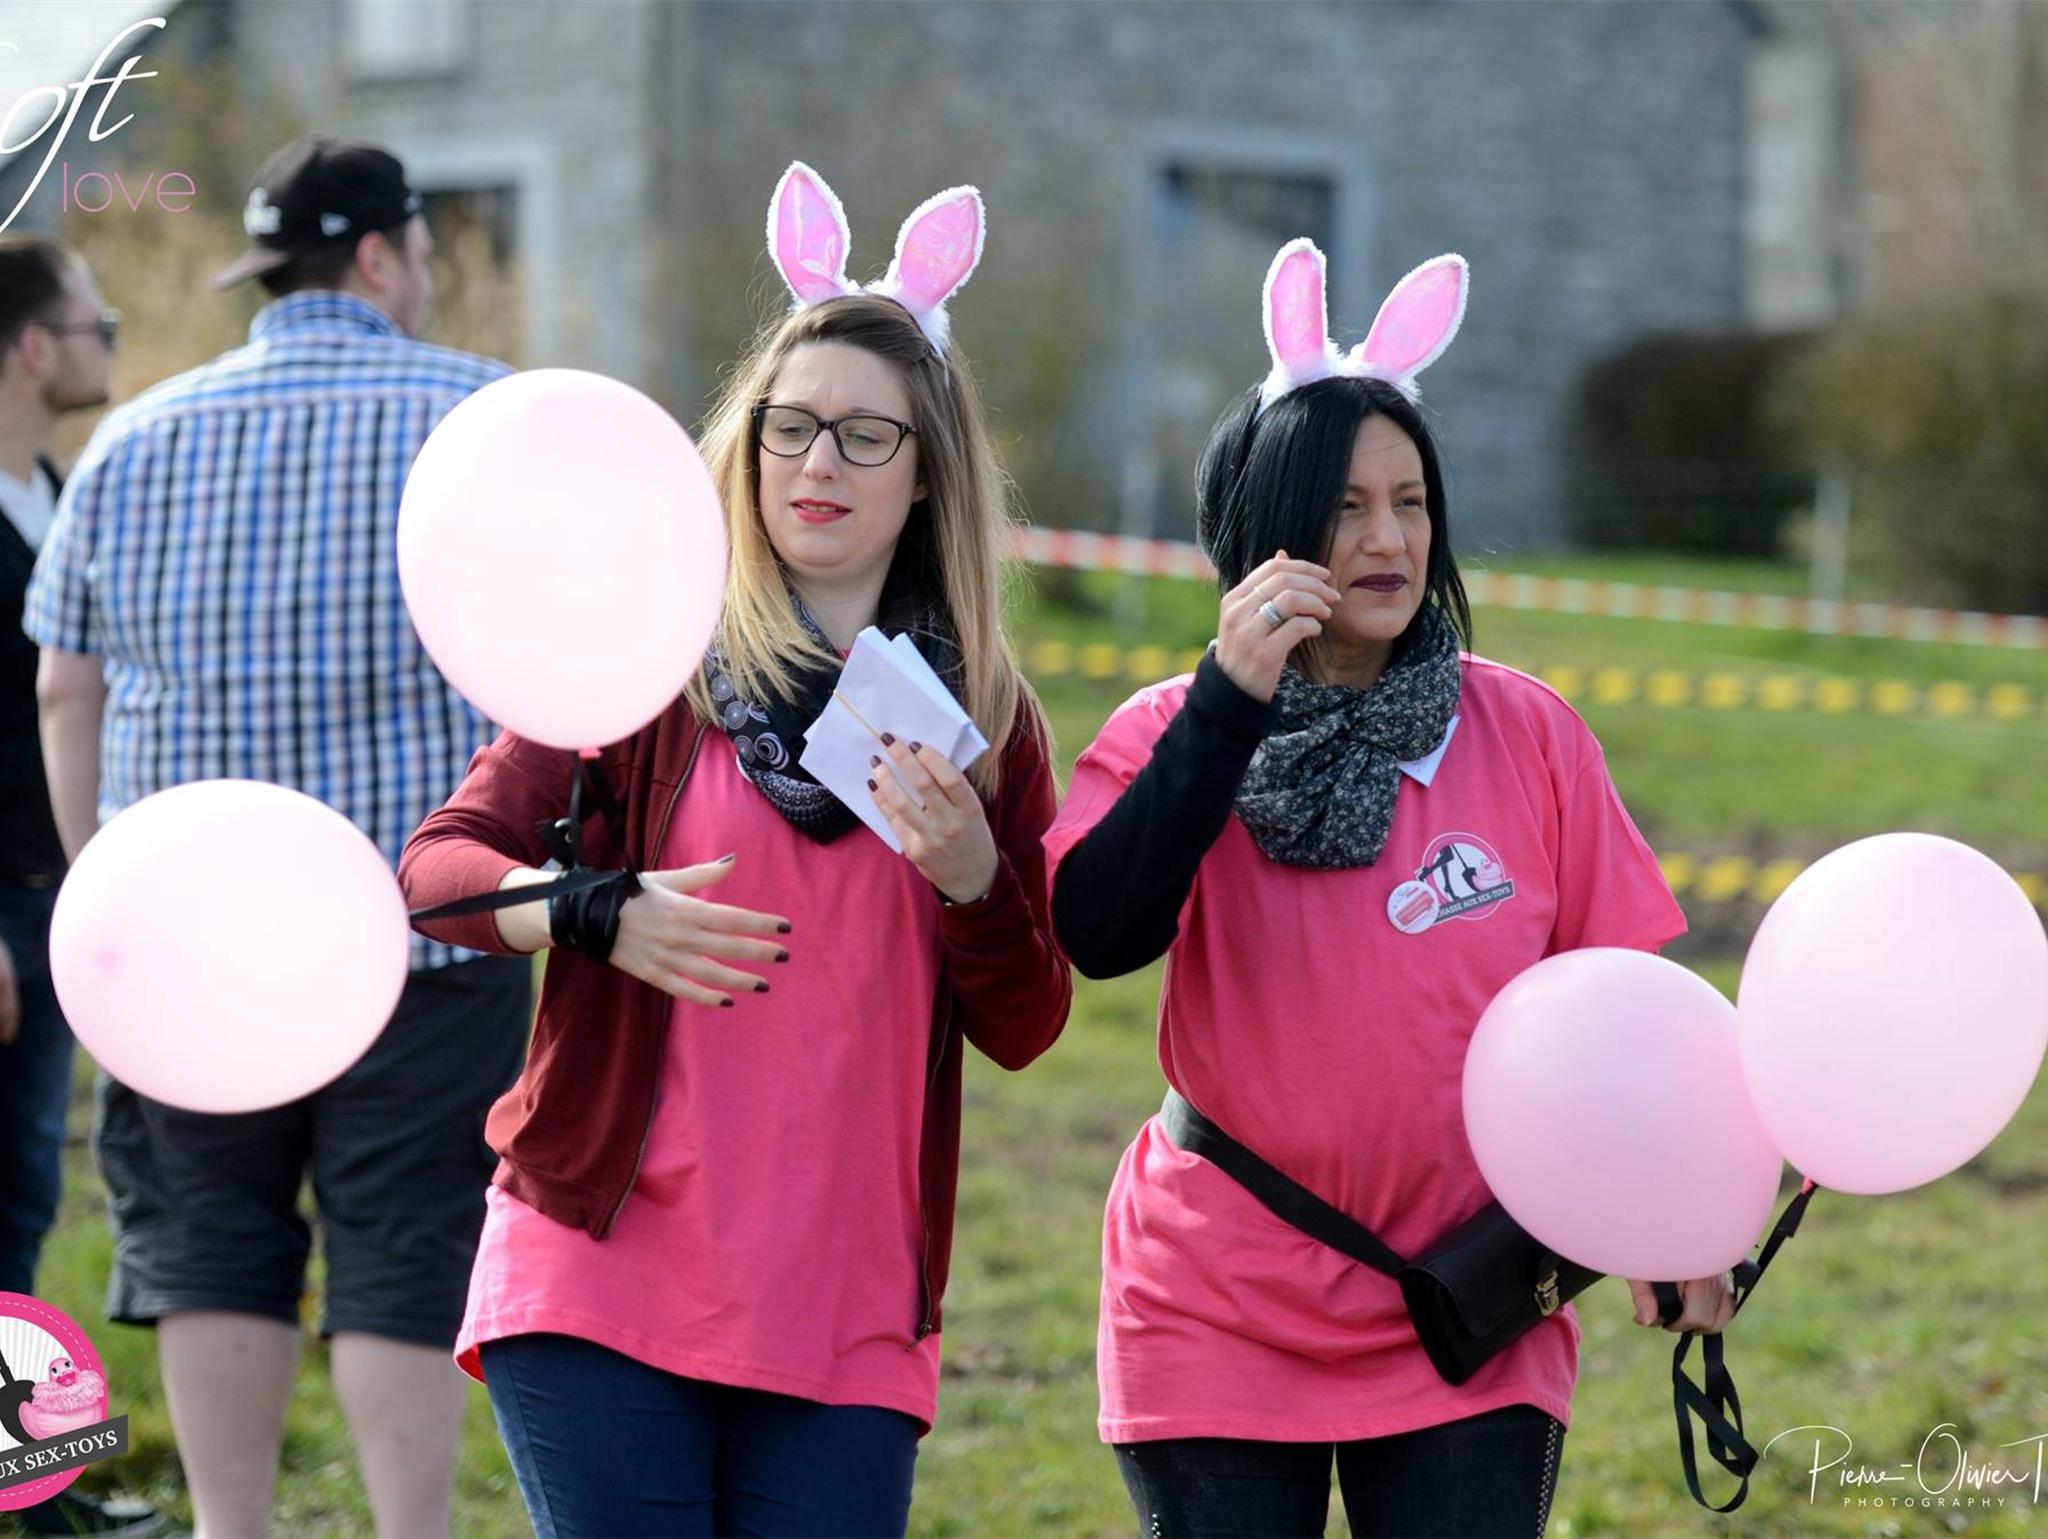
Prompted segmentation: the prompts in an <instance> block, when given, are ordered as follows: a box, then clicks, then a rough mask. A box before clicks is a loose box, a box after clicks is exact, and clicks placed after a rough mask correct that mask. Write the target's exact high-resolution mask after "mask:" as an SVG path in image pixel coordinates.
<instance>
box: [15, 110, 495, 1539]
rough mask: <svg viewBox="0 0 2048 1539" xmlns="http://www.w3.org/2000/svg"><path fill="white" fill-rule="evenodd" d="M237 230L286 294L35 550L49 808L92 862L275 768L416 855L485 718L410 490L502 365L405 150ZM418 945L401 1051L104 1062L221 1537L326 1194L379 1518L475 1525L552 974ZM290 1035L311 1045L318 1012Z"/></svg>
mask: <svg viewBox="0 0 2048 1539" xmlns="http://www.w3.org/2000/svg"><path fill="white" fill-rule="evenodd" d="M242 222H243V227H244V229H245V230H246V232H247V234H248V236H249V241H250V247H249V250H248V251H247V252H245V253H244V254H243V255H242V256H241V257H239V258H237V259H236V260H235V261H234V262H232V263H231V264H229V265H228V266H227V267H226V268H225V269H223V270H222V271H221V272H220V273H219V275H218V276H217V278H216V284H217V286H222V287H225V286H227V285H229V284H233V283H238V282H241V281H243V280H245V279H248V278H254V279H255V280H256V281H257V282H258V283H260V284H261V285H262V287H263V288H264V289H265V291H266V292H268V293H269V294H270V295H271V296H272V297H271V300H270V303H268V304H267V305H265V306H264V308H263V309H262V310H261V311H259V312H258V314H257V315H256V318H255V320H254V321H253V322H252V323H251V325H250V329H249V341H248V343H247V345H245V346H243V347H239V348H236V349H234V350H233V351H231V352H228V353H225V354H223V355H222V356H221V357H219V358H216V359H214V360H213V361H212V362H210V363H207V364H203V365H201V366H200V367H199V368H197V369H194V370H192V371H191V372H190V373H187V374H183V375H180V376H178V377H177V378H175V379H171V380H167V381H165V382H164V383H163V384H161V385H158V386H157V387H156V388H154V389H152V390H150V391H148V392H147V393H145V394H144V395H142V396H140V397H138V398H137V399H135V400H134V401H131V402H129V403H128V404H127V405H125V406H122V407H120V408H118V409H117V410H116V411H115V412H114V413H113V414H111V415H110V416H109V417H108V418H107V419H106V421H105V422H103V423H102V424H101V426H100V428H99V430H98V432H96V433H95V434H94V436H93V439H92V441H91V442H90V443H89V444H88V445H87V446H86V449H85V452H84V454H83V455H82V456H81V458H80V460H79V463H78V465H77V467H76V468H75V470H74V471H73V473H72V476H71V478H70V480H69V481H68V482H67V483H66V485H65V488H64V493H63V496H62V499H61V501H60V502H59V504H58V508H57V514H56V519H55V522H54V523H53V524H52V526H51V530H50V533H49V536H48V538H47V540H46V541H45V543H44V545H43V548H42V551H41V554H40V557H39V559H38V562H37V566H36V572H35V577H34V580H33V582H32V583H31V586H30V590H29V595H28V601H27V606H26V613H25V616H24V622H23V623H24V628H25V629H26V630H27V631H28V632H29V634H30V635H31V636H33V637H34V638H35V640H36V641H37V642H38V643H39V644H40V645H41V647H42V659H41V676H40V677H41V687H40V691H39V693H40V696H41V699H42V702H43V708H42V726H43V736H44V743H45V757H46V759H47V761H48V764H49V769H50V795H51V802H52V805H53V810H54V812H55V814H56V820H57V827H58V831H59V833H60V835H61V836H62V839H63V843H64V846H65V852H66V854H67V856H69V857H72V858H75V857H76V856H77V853H78V851H79V849H80V847H81V846H83V845H84V843H85V842H86V841H87V840H88V839H90V838H91V837H92V835H93V833H94V831H95V830H96V828H97V827H98V825H99V823H100V822H101V821H103V820H104V819H106V818H108V817H111V816H113V815H114V814H116V813H118V812H120V811H121V810H122V809H123V808H124V807H127V806H130V805H132V804H133V803H135V802H136V801H139V800H140V799H141V798H143V797H145V796H148V795H150V794H152V793H153V792H156V791H160V790H163V789H165V788H166V787H169V786H172V785H177V784H181V783H183V782H187V781H192V780H202V779H215V778H222V777H240V778H247V779H255V780H267V781H271V782H274V783H276V784H281V785H286V786H290V787H293V788H295V789H297V790H301V791H304V792H306V793H308V794H309V795H312V796H315V797H318V798H319V799H320V800H322V801H324V802H326V803H327V804H328V805H330V806H332V807H334V808H336V809H337V810H339V811H340V812H341V813H343V814H344V815H345V816H347V817H348V818H349V819H350V820H351V821H353V822H354V823H355V824H356V825H357V826H358V827H359V828H361V829H363V830H364V831H365V832H366V833H367V834H369V836H370V837H371V838H372V839H374V840H375V841H376V842H377V844H378V845H379V847H380V848H381V849H382V850H383V851H384V854H385V857H386V858H387V859H388V860H390V861H391V862H392V863H393V865H394V866H395V865H396V862H397V859H398V855H399V852H400V850H401V849H402V848H403V846H404V843H405V840H406V838H407V836H408V835H409V834H410V833H411V832H412V830H413V828H414V826H415V825H416V824H418V823H419V822H420V820H421V819H422V818H424V817H425V816H426V814H427V813H428V812H429V811H431V810H433V809H434V808H436V807H438V806H439V805H440V804H441V803H442V801H444V800H445V799H446V798H447V796H448V795H449V793H450V792H452V791H453V790H454V789H455V787H456V785H457V784H458V783H459V782H460V780H461V779H462V775H463V772H464V769H465V768H466V766H467V764H468V761H469V757H470V755H471V753H472V752H473V751H474V750H475V749H476V748H478V747H479V746H481V745H482V744H483V743H484V742H486V741H487V740H488V739H489V737H490V736H491V727H490V724H489V723H488V722H487V721H486V720H485V719H484V718H483V716H482V715H481V714H479V713H478V712H477V711H476V710H475V709H474V708H473V707H471V706H470V705H469V704H468V703H467V702H466V701H464V700H463V699H462V697H461V696H460V695H458V694H457V693H456V692H455V690H454V689H453V688H452V687H451V686H450V685H449V684H448V683H447V681H446V680H444V679H443V678H442V677H441V675H440V673H439V672H438V671H437V670H436V669H435V668H434V666H433V664H432V662H431V661H429V660H428V658H427V656H426V654H425V652H424V651H423V650H422V649H421V647H420V643H419V638H418V637H417V635H415V633H414V632H413V629H412V626H411V624H410V622H409V621H408V620H407V618H406V612H405V605H404V601H403V599H402V597H401V595H400V593H399V587H398V571H397V520H398V505H399V495H400V492H401V490H402V488H403V486H404V484H405V476H406V472H407V471H408V470H409V469H410V467H411V465H412V461H413V458H414V456H415V455H416V454H417V453H418V452H419V448H420V445H421V444H422V442H424V440H425V439H426V436H427V434H428V432H429V431H430V430H431V429H432V428H433V426H434V425H435V424H436V423H437V422H438V421H440V419H441V418H442V417H443V416H445V415H446V414H447V412H448V411H449V410H451V409H452V408H453V407H454V406H455V405H456V404H457V403H458V402H459V401H461V400H462V399H463V398H464V397H465V396H467V395H469V394H470V393H471V392H472V391H474V390H476V389H478V388H480V387H481V386H483V385H485V384H488V383H489V382H490V381H492V380H494V379H498V378H500V377H501V376H503V375H504V374H505V373H506V372H507V370H506V368H505V366H504V365H503V364H500V363H495V362H493V361H491V360H488V359H484V358H478V357H475V356H473V355H471V354H468V353H461V352H456V351H454V350H452V349H449V348H442V347H435V346H431V345H429V344H427V343H425V342H422V341H419V340H417V339H418V336H419V333H420V330H421V327H422V326H423V324H424V322H425V319H426V313H427V304H428V300H429V297H430V293H431V285H430V282H429V278H428V268H427V260H428V256H429V254H430V252H431V250H432V242H431V240H430V239H429V237H428V234H427V227H426V223H425V221H424V219H423V218H422V217H421V214H420V198H419V195H418V193H416V192H415V191H414V190H413V189H412V188H411V187H410V186H409V185H408V184H407V182H406V178H405V169H404V167H403V166H402V165H400V164H399V162H398V161H397V159H396V158H394V157H393V156H392V155H390V154H388V153H387V152H385V151H384V150H381V149H378V148H376V147H375V146H373V145H367V144H356V143H349V142H345V141H342V140H337V139H332V138H325V137H313V138H306V139H300V140H297V141H295V142H294V143H292V144H288V145H286V146H285V147H284V148H283V149H281V150H279V151H278V152H277V153H276V154H274V155H272V156H271V157H270V158H269V159H268V160H267V161H265V162H264V163H263V166H262V168H261V169H260V170H259V171H258V172H257V174H256V179H255V184H254V186H253V187H252V189H251V190H250V193H249V197H248V202H247V204H246V205H245V207H244V209H243V214H242ZM291 879H292V878H291V874H290V873H289V872H280V873H279V880H280V881H286V882H288V881H290V880H291ZM413 947H414V949H413V958H412V969H413V970H412V974H411V977H410V979H409V981H408V984H407V987H406V990H405V994H404V996H403V998H402V999H401V1001H400V1003H399V1006H398V1010H397V1012H396V1014H395V1015H394V1016H393V1018H392V1020H391V1022H390V1024H389V1025H388V1026H387V1027H386V1028H385V1031H384V1034H383V1036H382V1037H380V1038H379V1039H378V1041H377V1043H376V1045H375V1046H374V1047H372V1048H371V1050H370V1051H369V1053H367V1054H366V1055H365V1056H364V1057H363V1058H362V1060H361V1061H360V1062H358V1063H357V1064H356V1065H355V1066H354V1067H353V1068H351V1069H349V1070H348V1071H347V1072H346V1073H345V1074H343V1075H342V1076H341V1077H340V1078H339V1079H337V1080H336V1081H334V1082H333V1083H332V1084H331V1085H329V1086H327V1087H326V1088H325V1089H323V1090H320V1091H318V1092H316V1093H315V1094H314V1095H312V1096H309V1097H307V1098H306V1099H305V1100H303V1101H299V1102H295V1103H293V1104H291V1105H288V1106H282V1107H278V1108H275V1109H273V1110H270V1111H265V1112H258V1113H252V1114H249V1115H241V1116H219V1115H208V1114H200V1113H195V1112H188V1111H184V1110H181V1109H178V1108H175V1107H170V1106H165V1105H162V1104H159V1103H157V1102H155V1101H151V1100H149V1099H147V1098H145V1097H143V1096H140V1095H138V1094H137V1093H136V1092H134V1091H133V1090H131V1089H129V1088H128V1087H127V1086H125V1085H122V1084H120V1083H118V1082H116V1081H113V1080H110V1079H109V1078H107V1077H106V1076H105V1075H104V1074H102V1075H101V1076H100V1082H99V1085H98V1106H97V1115H96V1116H95V1118H94V1136H95V1152H96V1153H97V1155H98V1158H99V1164H100V1169H101V1172H102V1175H103V1176H104V1178H105V1181H106V1186H107V1196H108V1206H109V1210H110V1213H111V1215H112V1219H113V1227H114V1240H115V1245H114V1266H113V1273H112V1276H111V1278H110V1279H109V1282H108V1297H107V1315H108V1318H109V1319H112V1320H117V1321H124V1322H128V1323H131V1324H137V1325H154V1326H155V1327H156V1328H157V1353H158V1359H159V1362H160V1365H161V1368H162V1373H163V1380H164V1389H165V1398H166V1399H167V1401H168V1402H169V1405H170V1411H171V1420H172V1425H173V1427H174V1428H175V1430H176V1433H177V1438H178V1452H179V1455H180V1458H181V1460H182V1462H183V1465H184V1470H185V1476H186V1480H187V1483H188V1485H189V1487H190V1489H191V1493H192V1503H193V1508H194V1514H195V1517H196V1519H197V1528H198V1531H199V1533H200V1534H202V1535H213V1534H251V1533H260V1532H262V1531H263V1530H264V1528H265V1526H266V1524H267V1521H268V1518H269V1508H270V1502H271V1498H272V1495H273V1493H274V1491H275V1487H276V1483H277V1474H278V1461H279V1454H280V1449H281V1446H282V1438H283V1432H284V1418H285V1411H286V1407H287V1405H288V1403H289V1401H290V1399H291V1393H292V1384H293V1379H294V1377H295V1374H296V1368H297V1362H298V1355H299V1335H298V1327H299V1315H300V1297H301V1294H302V1293H303V1291H304V1288H305V1270H306V1260H307V1255H308V1252H309V1249H310V1245H311V1232H310V1228H309V1226H308V1224H307V1222H306V1220H305V1218H303V1217H302V1216H301V1214H300V1212H299V1192H300V1188H301V1185H302V1184H303V1183H304V1181H305V1180H306V1179H307V1178H308V1177H310V1178H311V1180H312V1183H313V1189H314V1199H315V1205H316V1207H317V1209H318V1218H319V1228H320V1233H321V1237H322V1239H321V1243H322V1248H323V1250H324V1252H325V1257H326V1262H327V1281H326V1288H325V1300H324V1303H325V1317H324V1319H323V1321H322V1332H323V1334H324V1335H328V1336H330V1337H331V1338H332V1342H333V1350H332V1368H333V1376H334V1384H335V1390H336V1393H337V1395H338V1396H339V1398H340V1400H341V1404H342V1409H343V1411H344V1413H345V1414H346V1415H347V1417H348V1422H349V1427H350V1430H351V1432H352V1434H353V1436H354V1438H355V1443H356V1449H357V1453H358V1455H359V1458H360V1460H361V1463H362V1469H363V1478H364V1485H365V1486H366V1487H367V1489H368V1492H369V1497H370V1506H371V1510H372V1512H373V1514H374V1516H375V1519H376V1523H377V1528H378V1531H379V1532H380V1533H381V1534H384V1535H387V1536H388V1535H400V1534H404V1535H421V1534H446V1533H447V1532H448V1528H449V1502H450V1495H451V1488H452V1484H453V1472H454V1461H455V1455H456V1450H457V1446H458V1440H459V1435H460V1429H461V1419H462V1408H463V1403H464V1398H465V1397H464V1390H463V1381H462V1378H461V1374H460V1373H459V1371H458V1370H457V1369H456V1367H455V1365H454V1363H453V1361H452V1360H451V1352H452V1349H453V1346H454V1342H455V1333H456V1328H457V1326H458V1325H459V1324H460V1322H461V1318H462V1312H463V1303H464V1299H465V1296H466V1293H467V1288H468V1282H469V1269H470V1262H471V1259H472V1257H473V1254H474V1251H475V1245H476V1237H477V1234H478V1231H479V1229H480V1228H481V1225H482V1222H483V1214H484V1203H483V1195H484V1190H485V1187H486V1185H487V1183H488V1181H489V1178H490V1174H491V1170H492V1167H493V1164H494V1163H495V1162H494V1160H493V1158H492V1156H491V1153H490V1150H489V1149H488V1148H487V1147H486V1146H485V1144H484V1141H483V1131H482V1130H483V1122H484V1113H485V1111H486V1110H487V1109H488V1108H489V1106H490V1105H491V1103H492V1101H494V1100H495V1099H496V1098H497V1097H498V1095H499V1094H500V1093H501V1092H502V1091H503V1090H504V1089H505V1088H506V1087H507V1086H509V1085H510V1083H511V1082H512V1080H513V1078H514V1077H515V1076H516V1074H517V1072H518V1068H519V1063H520V1059H521V1057H522V1055H523V1053H524V1048H525V1036H526V1027H527V1021H528V1015H529V1009H530V986H531V985H530V974H529V971H528V966H529V964H528V963H527V961H526V960H525V959H524V958H505V957H477V956H476V955H475V954H474V953H471V952H466V951H459V950H456V949H455V948H452V947H449V946H445V945H441V944H440V943H438V942H430V941H427V940H425V939H424V938H418V937H416V938H415V940H414V942H413ZM252 960H257V959H252ZM308 987H309V988H317V987H319V981H318V980H308ZM277 1024H278V1045H279V1047H278V1050H279V1051H289V1050H290V1047H289V1044H290V1042H291V1040H292V1035H293V1032H292V1024H293V1023H292V1022H291V1021H289V1020H280V1021H279V1022H278V1023H277Z"/></svg>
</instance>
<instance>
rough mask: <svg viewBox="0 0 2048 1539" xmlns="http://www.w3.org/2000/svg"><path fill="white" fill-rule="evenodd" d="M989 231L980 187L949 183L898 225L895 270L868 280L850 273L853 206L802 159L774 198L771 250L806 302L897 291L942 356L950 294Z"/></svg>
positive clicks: (968, 272) (970, 269) (892, 295)
mask: <svg viewBox="0 0 2048 1539" xmlns="http://www.w3.org/2000/svg"><path fill="white" fill-rule="evenodd" d="M986 231H987V224H986V220H985V218H984V215H983V212H982V207H981V194H980V192H978V191H977V190H976V189H974V188H972V187H948V188H947V189H946V190H945V191H944V192H942V193H939V194H937V195H935V196H933V197H930V198H927V199H925V200H924V202H922V203H920V204H918V206H917V207H916V208H915V209H914V210H912V212H911V215H910V217H909V218H908V219H906V220H904V221H903V228H902V229H901V230H900V231H898V232H897V235H896V259H895V260H894V261H893V262H891V263H890V264H889V271H888V272H887V273H886V274H884V275H883V277H882V280H881V281H880V282H879V283H871V284H869V285H867V286H866V287H865V288H863V287H862V286H861V285H860V284H858V283H851V282H848V281H847V277H846V257H847V251H848V249H849V248H850V247H851V246H852V245H853V236H852V234H851V233H850V232H849V230H848V229H847V224H846V210H845V209H844V208H842V207H840V204H839V199H838V198H837V197H835V196H834V195H833V192H832V189H831V188H830V187H828V186H826V185H825V179H824V178H823V177H822V176H820V175H818V173H817V172H815V171H813V170H812V169H811V168H810V167H809V166H807V165H805V164H804V163H803V162H802V161H800V160H797V161H792V162H790V167H789V169H788V170H787V171H785V172H783V173H782V180H781V181H779V182H777V183H776V184H775V196H774V198H773V199H772V200H771V201H770V202H769V204H768V254H769V255H770V256H771V257H773V258H774V259H775V267H776V270H777V271H778V272H780V273H781V274H782V281H783V282H785V283H787V284H788V285H789V291H790V293H791V294H793V295H795V296H796V306H797V308H798V309H799V310H801V309H803V308H804V307H806V306H807V305H815V304H820V303H822V302H823V301H825V300H827V299H836V298H838V297H839V296H840V295H842V294H876V295H879V296H881V297H882V298H884V299H893V300H895V301H896V302H897V303H898V304H900V305H902V306H903V308H904V309H906V310H908V311H909V312H910V313H911V315H912V316H913V317H914V318H915V319H916V321H917V324H918V327H919V328H920V329H921V330H922V331H923V332H924V334H925V336H926V338H927V339H929V340H930V342H931V344H932V347H933V349H934V350H935V351H936V352H937V353H938V354H939V356H940V357H942V358H943V357H944V356H945V353H946V342H947V339H948V337H949V336H950V335H951V333H952V326H951V322H950V321H948V319H947V317H946V301H947V300H949V299H951V298H952V297H953V296H954V295H955V294H957V293H959V292H960V289H961V287H962V285H964V284H965V283H966V282H967V280H968V279H969V278H970V277H972V276H973V274H974V269H975V267H976V266H977V265H979V263H980V262H981V246H982V239H983V237H984V235H985V234H986Z"/></svg>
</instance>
